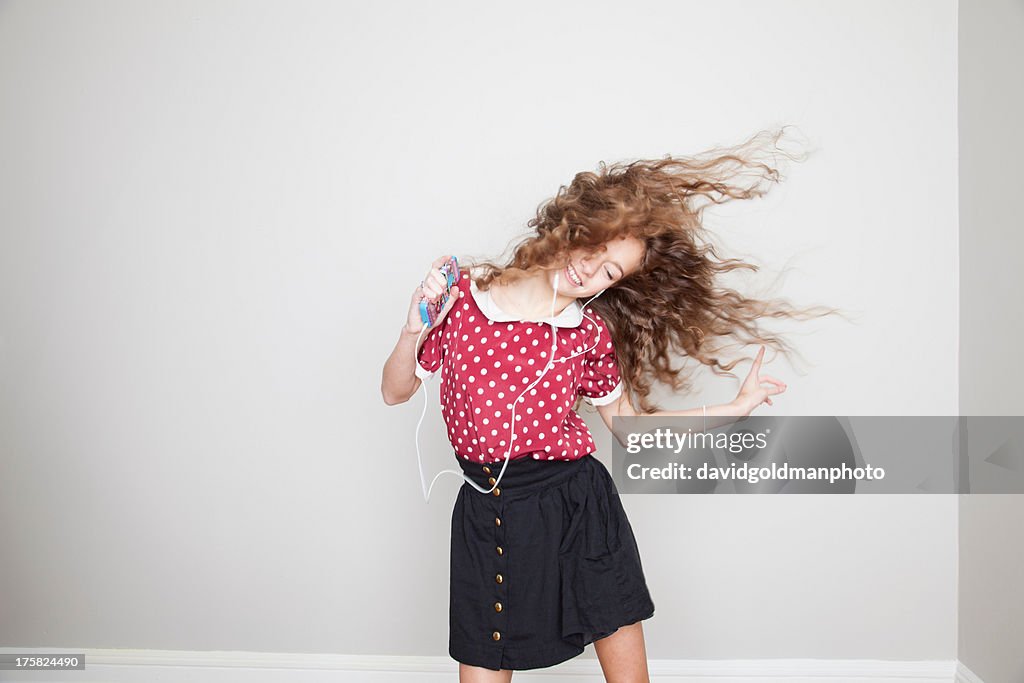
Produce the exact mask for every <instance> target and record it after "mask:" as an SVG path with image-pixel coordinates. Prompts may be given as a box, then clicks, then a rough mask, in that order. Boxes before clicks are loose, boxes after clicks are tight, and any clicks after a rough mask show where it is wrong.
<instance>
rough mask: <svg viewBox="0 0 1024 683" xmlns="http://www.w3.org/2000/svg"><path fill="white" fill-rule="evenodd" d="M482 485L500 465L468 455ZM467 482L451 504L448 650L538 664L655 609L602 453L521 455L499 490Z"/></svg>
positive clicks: (494, 661)
mask: <svg viewBox="0 0 1024 683" xmlns="http://www.w3.org/2000/svg"><path fill="white" fill-rule="evenodd" d="M460 465H461V466H462V469H463V471H464V472H465V473H466V475H467V476H469V477H470V478H471V479H473V481H475V482H476V483H477V484H478V485H480V486H482V487H483V488H490V484H489V483H488V479H489V478H496V477H497V476H498V473H499V472H500V471H501V463H497V464H494V465H481V464H479V463H475V464H474V463H470V462H468V461H465V460H460ZM497 493H498V495H494V494H493V493H492V494H483V493H480V492H479V491H477V490H476V489H474V488H472V487H471V486H470V485H469V484H468V483H463V485H462V488H461V489H460V490H459V493H458V495H457V497H456V500H455V506H454V509H453V511H452V539H451V582H450V613H449V626H450V628H449V654H450V655H451V656H452V658H454V659H455V660H457V661H459V662H463V663H465V664H470V665H473V666H481V667H485V668H488V669H494V670H498V669H512V670H525V669H537V668H543V667H548V666H553V665H555V664H558V663H561V662H564V661H566V660H568V659H571V658H573V657H575V656H577V655H579V654H580V653H582V652H583V650H584V648H585V646H586V645H589V644H590V643H592V642H594V641H595V640H598V639H600V638H603V637H605V636H608V635H611V634H612V633H614V632H615V631H616V630H617V629H618V628H620V627H622V626H626V625H629V624H632V623H635V622H637V621H641V620H643V619H647V618H650V617H651V616H653V614H654V603H653V602H652V600H651V596H650V593H649V592H648V589H647V584H646V581H645V579H644V573H643V566H642V564H641V560H640V552H639V550H638V548H637V545H636V540H635V538H634V536H633V530H632V527H631V526H630V524H629V520H628V519H627V517H626V513H625V510H624V509H623V507H622V503H621V501H620V499H619V495H618V492H617V491H616V488H615V484H614V482H613V481H612V478H611V475H610V474H609V473H608V470H607V469H606V468H605V466H604V465H603V464H602V463H601V461H599V460H597V459H596V458H595V457H593V456H591V455H587V456H584V457H583V458H580V459H579V460H572V461H561V460H558V461H554V460H552V461H547V460H534V459H533V458H517V459H515V460H513V461H511V462H510V463H509V464H508V467H507V468H506V471H505V474H504V475H503V476H502V479H501V481H500V483H499V487H498V489H497Z"/></svg>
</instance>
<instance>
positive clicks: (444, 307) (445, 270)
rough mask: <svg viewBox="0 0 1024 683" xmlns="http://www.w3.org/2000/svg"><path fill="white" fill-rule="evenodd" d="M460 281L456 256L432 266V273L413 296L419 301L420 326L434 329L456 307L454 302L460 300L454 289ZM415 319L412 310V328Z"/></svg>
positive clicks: (437, 261) (424, 279) (410, 320)
mask: <svg viewBox="0 0 1024 683" xmlns="http://www.w3.org/2000/svg"><path fill="white" fill-rule="evenodd" d="M458 281H459V263H458V260H457V259H456V258H455V257H454V256H442V257H441V258H439V259H437V260H436V261H434V262H433V263H432V264H431V269H430V271H429V272H428V273H427V276H426V277H424V278H423V283H422V284H421V285H420V287H418V288H417V290H416V294H415V295H414V296H413V300H414V302H417V301H418V306H416V308H418V309H419V311H418V312H419V316H418V317H419V326H422V325H427V326H428V327H434V326H435V325H437V323H438V322H440V321H441V320H443V319H444V316H445V315H447V314H448V311H449V310H451V308H452V306H454V305H455V301H454V300H455V299H458V294H459V293H458V288H455V290H454V296H453V287H454V286H455V283H456V282H458ZM413 319H414V318H413V311H412V310H410V311H409V323H410V326H412V325H413Z"/></svg>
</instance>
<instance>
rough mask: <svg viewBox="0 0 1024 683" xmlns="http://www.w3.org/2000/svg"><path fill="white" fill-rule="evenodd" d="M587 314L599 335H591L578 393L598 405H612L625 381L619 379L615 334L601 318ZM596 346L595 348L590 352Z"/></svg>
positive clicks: (588, 312)
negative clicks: (613, 339)
mask: <svg viewBox="0 0 1024 683" xmlns="http://www.w3.org/2000/svg"><path fill="white" fill-rule="evenodd" d="M587 315H589V316H590V317H591V318H593V319H594V322H593V323H590V322H589V321H587V324H592V325H595V326H596V334H595V335H594V336H590V335H588V339H587V348H588V349H589V350H588V351H587V353H586V354H585V355H584V356H583V376H582V378H581V379H580V385H579V389H578V391H577V393H579V394H580V395H581V396H583V397H584V398H585V399H587V402H588V403H590V404H591V405H595V406H603V405H607V404H609V403H611V402H612V401H614V400H616V399H617V398H619V396H621V395H622V380H621V378H620V376H619V362H618V359H617V358H616V356H615V344H614V342H613V341H612V335H611V333H610V332H609V331H608V328H607V327H606V326H605V324H604V321H603V320H601V318H600V316H598V315H597V314H596V313H593V312H591V311H589V310H588V311H587ZM591 346H593V347H594V348H592V349H590V347H591Z"/></svg>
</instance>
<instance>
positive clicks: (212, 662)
mask: <svg viewBox="0 0 1024 683" xmlns="http://www.w3.org/2000/svg"><path fill="white" fill-rule="evenodd" d="M12 653H25V654H32V655H45V654H53V653H79V654H84V655H85V669H84V670H82V671H62V672H49V673H44V672H41V671H0V681H4V682H8V681H9V682H11V683H39V682H40V681H62V682H63V681H81V682H83V683H140V682H146V683H148V682H149V681H160V683H200V682H201V683H243V682H245V683H271V682H274V683H276V682H278V681H284V682H287V683H413V682H414V681H415V682H416V683H453V682H454V681H458V664H457V663H456V662H455V661H454V660H452V659H451V658H450V657H447V656H444V657H401V656H379V655H378V656H375V655H334V654H294V653H287V652H282V653H265V652H229V651H211V652H206V651H179V650H118V649H86V650H83V649H81V648H73V647H72V648H52V647H48V648H12V647H7V648H0V654H12ZM648 668H649V670H650V673H651V681H652V683H865V681H870V683H982V681H981V679H979V678H978V677H977V676H975V675H974V674H973V673H971V671H970V670H969V669H967V668H966V667H964V666H963V665H962V664H960V663H959V662H957V661H956V660H923V661H890V660H873V659H872V660H862V659H840V660H830V659H753V660H752V659H746V660H718V659H690V660H686V659H676V660H672V659H652V660H649V661H648ZM513 680H528V681H531V683H594V682H600V681H603V680H604V678H603V676H602V674H601V667H600V664H599V663H598V661H597V659H595V658H583V657H582V655H581V656H580V657H577V658H576V659H571V660H569V661H568V662H563V663H562V664H559V665H557V666H554V667H551V668H550V669H540V670H534V671H517V672H516V673H515V674H514V675H513Z"/></svg>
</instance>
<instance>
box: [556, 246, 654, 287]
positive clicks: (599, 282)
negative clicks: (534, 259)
mask: <svg viewBox="0 0 1024 683" xmlns="http://www.w3.org/2000/svg"><path fill="white" fill-rule="evenodd" d="M643 257H644V243H643V242H642V241H641V240H639V239H637V238H636V237H622V238H619V239H614V240H611V241H610V242H607V243H605V245H604V248H603V249H602V250H601V251H599V252H597V253H587V252H586V251H583V250H581V249H574V250H573V251H572V252H571V253H570V254H569V263H568V264H567V265H566V266H565V267H563V268H562V269H561V270H550V271H548V281H549V284H550V285H551V286H552V287H554V285H555V273H558V293H559V294H561V295H564V296H568V297H573V298H576V299H586V298H589V297H592V296H593V295H595V294H597V293H598V292H600V291H601V290H602V289H607V288H608V287H613V286H615V284H616V283H617V282H619V281H620V280H621V279H622V278H624V277H626V276H627V275H630V274H631V273H633V272H635V271H636V270H637V269H639V268H640V264H641V263H642V262H643Z"/></svg>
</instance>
